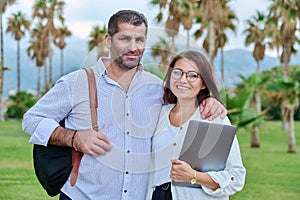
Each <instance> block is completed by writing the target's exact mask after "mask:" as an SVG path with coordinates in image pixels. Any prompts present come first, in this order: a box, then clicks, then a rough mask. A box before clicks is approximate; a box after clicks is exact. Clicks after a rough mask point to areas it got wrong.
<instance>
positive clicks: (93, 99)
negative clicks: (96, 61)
mask: <svg viewBox="0 0 300 200" xmlns="http://www.w3.org/2000/svg"><path fill="white" fill-rule="evenodd" d="M83 69H84V70H85V72H86V74H87V77H88V85H89V96H90V108H91V119H92V128H93V129H94V130H95V131H98V123H97V108H98V95H97V87H96V79H95V74H94V70H93V69H92V68H83Z"/></svg>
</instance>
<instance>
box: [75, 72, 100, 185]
mask: <svg viewBox="0 0 300 200" xmlns="http://www.w3.org/2000/svg"><path fill="white" fill-rule="evenodd" d="M83 69H84V70H85V72H86V74H87V77H88V84H89V98H90V108H91V119H92V128H93V129H94V130H95V131H98V123H97V108H98V96H97V87H96V79H95V74H94V71H93V69H91V68H83ZM82 156H83V153H82V152H79V151H75V150H74V149H72V166H73V168H72V173H71V179H70V183H71V186H74V185H75V183H76V180H77V177H78V171H79V166H80V161H81V158H82Z"/></svg>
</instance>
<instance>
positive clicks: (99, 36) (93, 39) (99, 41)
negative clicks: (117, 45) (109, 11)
mask: <svg viewBox="0 0 300 200" xmlns="http://www.w3.org/2000/svg"><path fill="white" fill-rule="evenodd" d="M106 33H107V28H106V25H105V24H104V25H103V27H102V28H100V26H94V27H93V29H92V31H91V33H90V35H89V37H90V41H89V51H91V50H93V49H94V48H95V47H97V52H98V57H97V60H98V59H99V58H100V57H101V56H107V55H108V52H107V51H106V50H105V43H104V40H105V34H106Z"/></svg>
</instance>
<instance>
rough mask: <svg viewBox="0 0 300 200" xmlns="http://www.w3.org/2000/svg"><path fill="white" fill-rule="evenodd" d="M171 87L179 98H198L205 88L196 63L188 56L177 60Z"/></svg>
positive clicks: (172, 74)
mask: <svg viewBox="0 0 300 200" xmlns="http://www.w3.org/2000/svg"><path fill="white" fill-rule="evenodd" d="M170 87H171V88H170V89H171V91H172V92H173V94H174V95H175V96H176V97H177V99H178V100H186V99H196V97H197V95H198V94H199V92H200V90H201V89H204V88H205V84H204V82H203V80H202V78H201V76H200V72H199V68H198V67H197V65H196V63H195V62H194V61H192V60H188V59H186V58H180V59H179V60H177V61H176V63H175V65H174V68H173V70H172V72H171V78H170Z"/></svg>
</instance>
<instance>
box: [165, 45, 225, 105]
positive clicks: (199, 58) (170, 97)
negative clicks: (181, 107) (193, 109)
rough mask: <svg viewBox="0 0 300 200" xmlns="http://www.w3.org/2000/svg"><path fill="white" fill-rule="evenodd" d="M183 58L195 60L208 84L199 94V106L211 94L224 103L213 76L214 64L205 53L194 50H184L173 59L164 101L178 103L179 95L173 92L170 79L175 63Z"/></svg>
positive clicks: (166, 82)
mask: <svg viewBox="0 0 300 200" xmlns="http://www.w3.org/2000/svg"><path fill="white" fill-rule="evenodd" d="M182 58H185V59H188V60H191V61H194V62H195V63H196V65H197V67H198V69H199V72H200V76H201V78H202V80H203V81H204V84H205V85H206V87H205V88H204V89H201V90H200V92H199V94H198V95H197V102H196V105H197V106H198V105H199V104H200V103H201V102H202V101H203V100H204V99H206V98H208V97H210V96H212V97H214V98H215V99H217V100H218V101H219V102H221V103H222V104H223V102H222V100H221V98H220V95H219V91H218V88H217V84H216V81H215V79H214V76H213V68H212V65H211V64H210V62H209V61H208V59H207V58H206V57H205V56H204V54H202V53H200V52H198V51H192V50H189V51H184V52H182V53H180V54H178V55H177V56H175V57H174V58H173V59H172V61H171V63H170V65H169V68H168V71H167V74H166V76H165V78H164V95H163V100H164V102H165V103H177V97H176V96H175V95H174V94H173V92H172V91H171V88H170V79H171V74H172V70H173V68H174V65H175V63H176V62H177V61H178V60H179V59H182Z"/></svg>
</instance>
